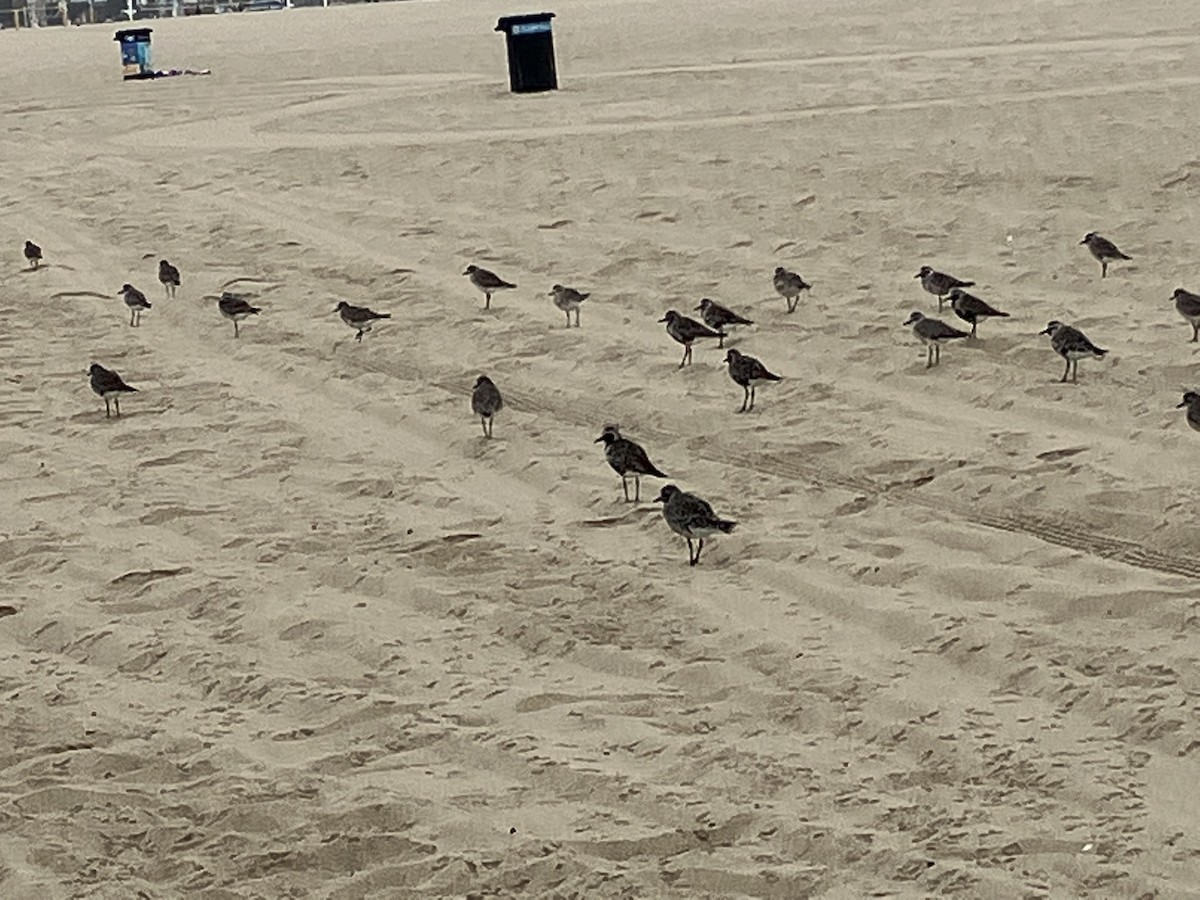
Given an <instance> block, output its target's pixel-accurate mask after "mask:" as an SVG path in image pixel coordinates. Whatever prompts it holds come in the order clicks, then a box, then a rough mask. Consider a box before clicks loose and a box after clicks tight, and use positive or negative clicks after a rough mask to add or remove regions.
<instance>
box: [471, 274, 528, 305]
mask: <svg viewBox="0 0 1200 900" xmlns="http://www.w3.org/2000/svg"><path fill="white" fill-rule="evenodd" d="M463 274H464V275H469V276H471V284H473V285H475V287H477V288H479V290H481V291H483V296H484V298H485V299H484V302H483V308H484V309H491V308H492V294H495V293H496V292H497V291H511V290H512V289H513V288H515V287H516V285H515V284H509V283H508V282H507V281H505V280H504V279H503V278H501V277H500V276H499V275H497V274H496V273H495V272H489V271H488V270H487V269H481V268H479V266H475V265H470V266H467V270H466V271H465V272H463Z"/></svg>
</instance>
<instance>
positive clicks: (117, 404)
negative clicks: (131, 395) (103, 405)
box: [113, 397, 121, 416]
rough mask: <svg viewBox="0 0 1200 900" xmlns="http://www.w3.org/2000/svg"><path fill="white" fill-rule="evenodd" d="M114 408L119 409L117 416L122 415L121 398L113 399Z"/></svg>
mask: <svg viewBox="0 0 1200 900" xmlns="http://www.w3.org/2000/svg"><path fill="white" fill-rule="evenodd" d="M113 406H115V407H116V408H117V415H118V416H119V415H120V414H121V398H120V397H113Z"/></svg>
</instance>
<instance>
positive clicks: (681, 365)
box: [679, 344, 688, 369]
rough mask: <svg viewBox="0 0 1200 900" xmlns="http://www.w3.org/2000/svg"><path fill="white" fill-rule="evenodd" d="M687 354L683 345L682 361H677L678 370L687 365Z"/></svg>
mask: <svg viewBox="0 0 1200 900" xmlns="http://www.w3.org/2000/svg"><path fill="white" fill-rule="evenodd" d="M687 354H688V348H687V344H684V345H683V359H681V360H680V361H679V368H681V369H682V368H683V367H684V366H686V365H687Z"/></svg>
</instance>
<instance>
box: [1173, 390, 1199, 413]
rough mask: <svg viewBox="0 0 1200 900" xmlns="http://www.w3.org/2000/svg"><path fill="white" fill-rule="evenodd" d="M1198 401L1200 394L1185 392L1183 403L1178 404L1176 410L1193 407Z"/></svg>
mask: <svg viewBox="0 0 1200 900" xmlns="http://www.w3.org/2000/svg"><path fill="white" fill-rule="evenodd" d="M1197 400H1200V394H1197V393H1196V392H1195V391H1185V392H1184V394H1183V402H1182V403H1180V404H1178V405H1177V406H1176V407H1175V408H1176V409H1183V408H1184V407H1185V406H1191V405H1192V404H1193V403H1195V402H1196V401H1197Z"/></svg>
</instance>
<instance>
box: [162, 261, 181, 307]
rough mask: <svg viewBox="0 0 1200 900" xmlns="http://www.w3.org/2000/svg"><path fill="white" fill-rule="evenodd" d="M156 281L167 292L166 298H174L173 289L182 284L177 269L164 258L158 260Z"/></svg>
mask: <svg viewBox="0 0 1200 900" xmlns="http://www.w3.org/2000/svg"><path fill="white" fill-rule="evenodd" d="M158 282H159V284H161V285H162V286H163V290H165V291H166V292H167V299H168V300H173V299H175V289H176V288H177V287H179V285H181V284H183V282H182V281H180V280H179V270H178V269H177V268H175V267H174V266H173V265H171V264H170V263H169V262H167V261H166V260H165V259H160V260H159V261H158Z"/></svg>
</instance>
